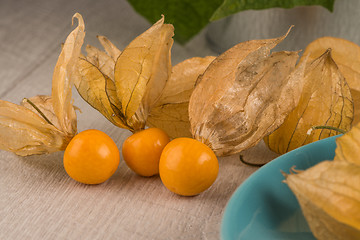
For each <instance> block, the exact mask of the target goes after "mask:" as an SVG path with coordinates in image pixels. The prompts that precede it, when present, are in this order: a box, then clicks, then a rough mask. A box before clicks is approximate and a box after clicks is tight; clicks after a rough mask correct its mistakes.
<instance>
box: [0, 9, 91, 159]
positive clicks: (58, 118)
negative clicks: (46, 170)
mask: <svg viewBox="0 0 360 240" xmlns="http://www.w3.org/2000/svg"><path fill="white" fill-rule="evenodd" d="M74 18H76V19H77V20H78V26H77V27H76V28H75V29H74V30H73V31H72V32H71V33H70V34H69V36H68V37H67V38H66V41H65V43H64V44H63V47H62V50H61V53H60V56H59V58H58V61H57V63H56V66H55V69H54V73H53V78H52V93H51V96H43V95H41V96H35V97H32V98H25V99H24V100H23V101H22V103H21V105H17V104H14V103H10V102H7V101H3V100H0V149H3V150H7V151H11V152H14V153H16V154H18V155H21V156H26V155H32V154H44V153H51V152H56V151H60V150H64V149H65V147H66V146H67V144H68V142H69V141H70V140H71V139H72V137H73V136H75V134H76V132H77V118H76V114H75V108H74V106H73V99H72V94H71V88H72V85H73V82H74V81H75V79H76V78H77V77H78V73H77V66H78V65H77V62H78V58H79V56H80V50H81V46H82V44H83V41H84V37H85V25H84V21H83V18H82V16H81V15H80V14H78V13H76V14H75V15H74V16H73V19H74Z"/></svg>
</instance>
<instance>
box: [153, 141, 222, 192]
mask: <svg viewBox="0 0 360 240" xmlns="http://www.w3.org/2000/svg"><path fill="white" fill-rule="evenodd" d="M159 170H160V178H161V181H162V182H163V184H164V185H165V187H167V188H168V189H169V190H170V191H172V192H174V193H177V194H179V195H183V196H193V195H197V194H199V193H201V192H203V191H205V190H206V189H208V188H209V187H210V186H211V185H212V184H213V183H214V181H215V180H216V178H217V175H218V172H219V163H218V160H217V158H216V156H215V154H214V152H213V151H212V150H211V149H210V148H209V147H208V146H206V145H205V144H204V143H202V142H199V141H197V140H195V139H192V138H177V139H174V140H172V141H171V142H170V143H169V144H167V145H166V147H165V148H164V150H163V152H162V154H161V158H160V165H159Z"/></svg>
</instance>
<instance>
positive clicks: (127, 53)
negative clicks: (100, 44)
mask: <svg viewBox="0 0 360 240" xmlns="http://www.w3.org/2000/svg"><path fill="white" fill-rule="evenodd" d="M173 35H174V27H173V26H172V25H171V24H164V17H162V18H161V19H160V20H159V21H158V22H156V23H155V24H154V25H153V26H152V27H151V28H149V29H148V30H147V31H145V32H144V33H143V34H141V35H140V36H138V37H137V38H135V39H134V40H133V41H132V42H131V43H130V44H129V45H128V46H127V47H126V48H125V49H124V51H123V52H122V53H121V54H120V56H119V58H118V59H117V61H116V64H115V86H116V93H117V97H118V99H119V101H120V102H121V104H122V106H121V107H122V110H123V113H124V115H125V117H126V119H127V120H128V124H129V125H134V124H135V123H136V124H139V122H141V128H143V127H145V124H146V119H147V116H148V114H149V112H150V109H151V107H153V105H154V104H155V102H156V101H157V100H158V98H159V97H160V95H161V92H162V91H163V89H164V87H165V84H166V81H167V80H168V79H169V78H170V75H171V51H170V50H171V47H172V44H173V41H174V40H173V39H172V37H173ZM134 115H135V116H134ZM134 128H136V127H135V126H134ZM135 130H137V129H135Z"/></svg>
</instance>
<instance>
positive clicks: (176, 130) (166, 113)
mask: <svg viewBox="0 0 360 240" xmlns="http://www.w3.org/2000/svg"><path fill="white" fill-rule="evenodd" d="M214 59H215V57H211V56H209V57H205V58H200V57H194V58H190V59H186V60H184V61H183V62H180V63H178V64H177V65H175V66H174V67H173V68H172V73H171V77H170V79H169V80H168V81H167V83H166V85H165V88H164V90H163V92H162V94H161V96H160V98H159V100H158V101H157V102H156V104H155V106H154V107H153V108H152V109H151V111H150V115H149V118H148V119H147V124H148V125H149V126H151V127H157V128H161V129H163V130H164V131H165V132H166V133H167V134H168V135H169V136H170V137H171V138H177V137H192V135H191V132H190V122H189V112H188V108H189V99H190V96H191V93H192V92H193V90H194V88H195V82H196V80H197V79H198V77H199V76H200V75H201V74H203V73H204V71H205V70H206V68H207V67H208V66H209V64H210V63H211V62H212V61H213V60H214Z"/></svg>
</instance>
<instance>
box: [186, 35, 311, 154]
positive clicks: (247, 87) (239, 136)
mask: <svg viewBox="0 0 360 240" xmlns="http://www.w3.org/2000/svg"><path fill="white" fill-rule="evenodd" d="M285 37H286V35H284V36H282V37H279V38H274V39H266V40H252V41H248V42H244V43H240V44H238V45H236V46H234V47H233V48H231V49H229V50H228V51H226V52H224V53H223V54H221V55H220V56H219V57H217V58H216V59H215V60H214V61H213V62H212V63H211V64H210V65H209V67H208V68H207V70H206V71H205V73H204V74H203V75H202V77H200V78H199V80H198V84H197V86H196V87H195V89H194V91H193V93H192V95H191V98H190V102H189V117H190V123H191V132H192V135H193V136H194V138H195V139H197V140H199V141H201V142H203V143H205V144H207V145H208V146H209V147H210V148H211V149H212V150H213V151H214V152H215V154H216V155H217V156H225V155H231V154H235V153H238V152H241V151H243V150H245V149H247V148H250V147H252V146H254V145H255V144H257V143H258V142H259V141H260V140H261V139H262V138H263V137H264V136H265V135H267V134H269V133H270V132H272V131H274V130H275V129H276V128H278V127H279V126H280V125H281V123H282V122H283V121H284V119H285V117H286V116H287V115H288V113H289V112H291V111H292V110H293V109H294V108H295V106H296V105H297V103H298V100H299V97H300V93H301V90H302V84H303V81H302V80H303V72H304V68H305V65H304V64H303V65H300V66H299V67H298V68H297V69H296V70H294V69H295V64H296V61H297V59H298V53H297V52H279V53H273V54H272V55H270V50H271V49H272V48H274V47H275V46H276V45H277V44H278V43H279V42H281V41H282V40H283V39H284V38H285Z"/></svg>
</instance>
